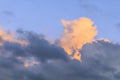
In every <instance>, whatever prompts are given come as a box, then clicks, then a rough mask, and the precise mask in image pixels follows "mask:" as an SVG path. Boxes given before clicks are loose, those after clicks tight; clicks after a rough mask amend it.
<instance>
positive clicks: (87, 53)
mask: <svg viewBox="0 0 120 80" xmlns="http://www.w3.org/2000/svg"><path fill="white" fill-rule="evenodd" d="M92 31H94V30H93V29H92ZM93 33H94V32H93ZM0 37H1V38H2V37H3V36H1V35H0ZM83 37H84V36H83ZM80 38H81V39H82V37H80ZM85 38H86V37H85ZM10 39H12V40H14V39H15V40H18V41H21V40H22V41H25V42H27V43H28V44H27V45H22V44H20V43H16V42H14V41H13V42H11V41H9V40H4V39H2V42H4V43H3V45H2V46H0V80H119V79H120V75H119V73H120V69H119V67H120V61H119V60H120V58H119V57H120V45H119V44H114V43H112V42H110V41H108V40H102V39H101V40H95V41H92V40H91V41H92V42H90V43H85V44H84V45H83V46H82V48H81V47H80V49H79V51H78V52H79V53H81V55H82V56H81V59H82V62H80V61H79V60H76V59H71V56H69V55H68V53H66V51H64V48H62V47H61V46H59V45H58V44H56V43H53V44H51V43H49V41H47V40H46V39H45V38H44V35H39V34H36V33H34V32H28V31H23V30H18V31H17V36H16V38H14V37H12V38H10ZM70 41H71V39H70ZM76 44H77V43H76ZM78 44H81V42H78Z"/></svg>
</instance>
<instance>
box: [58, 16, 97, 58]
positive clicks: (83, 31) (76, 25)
mask: <svg viewBox="0 0 120 80" xmlns="http://www.w3.org/2000/svg"><path fill="white" fill-rule="evenodd" d="M62 24H63V27H64V32H63V35H62V38H61V40H60V43H59V45H60V46H62V47H63V48H64V50H65V51H66V52H67V53H68V55H69V56H70V57H71V58H72V59H77V60H81V54H80V53H79V50H81V49H82V46H83V45H84V44H86V43H89V42H92V41H93V40H94V37H95V36H96V35H97V30H96V27H95V25H94V23H93V21H92V20H90V19H88V18H85V17H83V18H80V19H78V20H73V21H65V20H62Z"/></svg>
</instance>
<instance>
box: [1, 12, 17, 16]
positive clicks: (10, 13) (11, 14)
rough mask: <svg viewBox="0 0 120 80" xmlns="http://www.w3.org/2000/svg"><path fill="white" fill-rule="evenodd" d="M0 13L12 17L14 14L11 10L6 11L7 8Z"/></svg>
mask: <svg viewBox="0 0 120 80" xmlns="http://www.w3.org/2000/svg"><path fill="white" fill-rule="evenodd" d="M2 14H4V15H6V16H10V17H14V16H15V14H14V13H13V12H11V11H8V10H4V11H2Z"/></svg>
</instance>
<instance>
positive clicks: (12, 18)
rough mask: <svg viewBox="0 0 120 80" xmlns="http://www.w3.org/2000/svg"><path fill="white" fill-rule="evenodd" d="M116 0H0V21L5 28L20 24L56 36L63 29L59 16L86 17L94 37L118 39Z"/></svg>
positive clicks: (25, 27) (19, 26)
mask: <svg viewBox="0 0 120 80" xmlns="http://www.w3.org/2000/svg"><path fill="white" fill-rule="evenodd" d="M119 3H120V1H119V0H115V1H114V0H111V1H110V0H74V1H73V0H59V1H58V0H44V1H43V0H0V25H1V26H2V27H3V28H4V29H6V30H12V31H15V30H17V29H18V28H23V29H25V30H29V31H34V32H38V33H42V34H44V35H46V36H49V37H51V38H52V39H56V38H60V37H61V33H62V32H63V27H62V24H61V20H62V19H64V20H74V19H79V18H80V17H88V18H90V19H92V20H93V21H94V24H95V25H96V26H97V29H98V31H99V35H98V36H97V37H98V38H100V37H103V38H104V37H105V38H108V39H110V40H112V41H115V42H120V38H119V37H118V34H120V33H119V31H120V30H119V26H120V25H119V22H120V17H119V14H120V11H119Z"/></svg>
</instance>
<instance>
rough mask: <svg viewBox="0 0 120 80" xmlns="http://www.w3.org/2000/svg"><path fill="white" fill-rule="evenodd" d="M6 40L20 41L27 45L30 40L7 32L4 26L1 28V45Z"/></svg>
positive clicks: (19, 42)
mask: <svg viewBox="0 0 120 80" xmlns="http://www.w3.org/2000/svg"><path fill="white" fill-rule="evenodd" d="M4 42H12V43H18V44H21V45H27V44H28V42H26V41H24V40H19V39H16V38H15V34H14V33H12V32H5V31H4V30H3V29H2V28H0V45H1V46H2V45H3V44H4Z"/></svg>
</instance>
